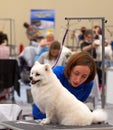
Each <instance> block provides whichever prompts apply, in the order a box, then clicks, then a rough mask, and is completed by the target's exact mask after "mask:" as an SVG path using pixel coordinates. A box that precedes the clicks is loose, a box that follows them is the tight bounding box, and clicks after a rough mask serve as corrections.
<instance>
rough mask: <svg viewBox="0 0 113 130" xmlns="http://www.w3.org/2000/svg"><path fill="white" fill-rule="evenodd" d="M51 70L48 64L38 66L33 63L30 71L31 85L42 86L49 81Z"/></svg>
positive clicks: (36, 63)
mask: <svg viewBox="0 0 113 130" xmlns="http://www.w3.org/2000/svg"><path fill="white" fill-rule="evenodd" d="M51 72H52V69H51V67H50V65H49V64H40V63H39V62H37V61H36V62H35V64H34V66H33V67H32V68H31V71H30V81H31V85H43V84H46V83H47V82H50V81H49V78H50V75H51Z"/></svg>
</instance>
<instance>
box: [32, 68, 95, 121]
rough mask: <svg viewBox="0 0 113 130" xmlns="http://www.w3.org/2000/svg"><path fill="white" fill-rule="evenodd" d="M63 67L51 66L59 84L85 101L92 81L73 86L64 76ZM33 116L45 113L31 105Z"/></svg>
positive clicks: (38, 116)
mask: <svg viewBox="0 0 113 130" xmlns="http://www.w3.org/2000/svg"><path fill="white" fill-rule="evenodd" d="M64 68H65V67H64V66H57V67H55V68H53V72H54V73H55V74H56V76H57V78H58V79H59V80H60V82H61V84H62V85H63V86H64V87H65V88H67V90H68V91H69V92H71V93H72V94H73V95H74V96H75V97H76V98H77V99H79V100H80V101H82V102H84V101H86V100H87V98H88V96H89V94H90V92H91V90H92V87H93V81H92V82H90V83H89V84H85V83H82V84H81V85H80V86H78V87H75V88H74V87H73V86H71V84H70V83H69V82H68V79H67V78H66V77H65V75H64ZM33 116H34V118H35V119H42V118H43V117H45V114H42V113H41V112H40V110H39V109H38V108H37V107H36V106H35V107H33Z"/></svg>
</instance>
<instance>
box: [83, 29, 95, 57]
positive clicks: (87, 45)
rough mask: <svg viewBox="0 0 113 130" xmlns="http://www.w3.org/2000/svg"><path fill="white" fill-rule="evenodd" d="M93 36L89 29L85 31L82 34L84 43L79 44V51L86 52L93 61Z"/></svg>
mask: <svg viewBox="0 0 113 130" xmlns="http://www.w3.org/2000/svg"><path fill="white" fill-rule="evenodd" d="M93 40H94V36H93V32H92V30H90V29H87V30H86V31H85V34H84V41H83V42H82V43H81V50H82V51H87V52H88V53H89V54H90V55H91V56H92V57H93V58H94V59H96V56H97V55H96V47H97V46H96V45H94V44H93Z"/></svg>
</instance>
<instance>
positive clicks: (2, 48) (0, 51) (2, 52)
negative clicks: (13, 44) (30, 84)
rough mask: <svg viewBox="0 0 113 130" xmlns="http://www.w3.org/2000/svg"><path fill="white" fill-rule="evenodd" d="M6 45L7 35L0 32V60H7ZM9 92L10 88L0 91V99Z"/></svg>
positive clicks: (8, 55)
mask: <svg viewBox="0 0 113 130" xmlns="http://www.w3.org/2000/svg"><path fill="white" fill-rule="evenodd" d="M5 44H6V45H7V44H8V38H7V35H6V34H4V33H3V32H0V59H9V57H10V49H9V47H8V46H6V45H5ZM9 92H10V88H7V89H4V90H1V92H0V99H3V98H5V95H6V94H7V93H9Z"/></svg>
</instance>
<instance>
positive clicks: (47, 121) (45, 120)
mask: <svg viewBox="0 0 113 130" xmlns="http://www.w3.org/2000/svg"><path fill="white" fill-rule="evenodd" d="M41 124H43V125H47V124H50V119H49V118H45V119H43V120H42V121H41Z"/></svg>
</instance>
